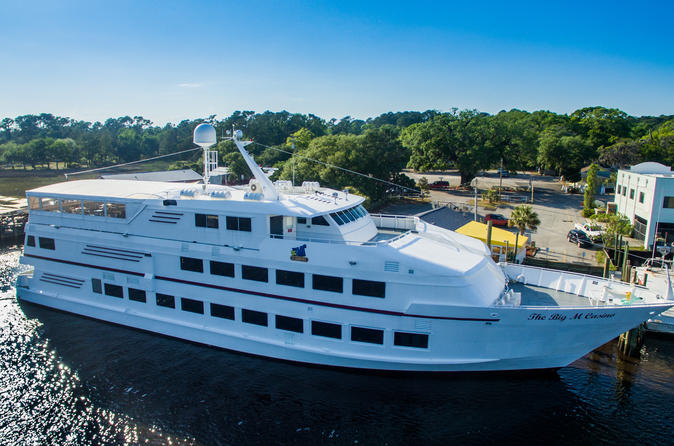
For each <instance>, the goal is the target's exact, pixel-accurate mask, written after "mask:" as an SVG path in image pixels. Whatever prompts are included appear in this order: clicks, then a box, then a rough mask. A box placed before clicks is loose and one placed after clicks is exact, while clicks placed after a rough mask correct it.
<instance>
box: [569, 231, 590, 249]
mask: <svg viewBox="0 0 674 446" xmlns="http://www.w3.org/2000/svg"><path fill="white" fill-rule="evenodd" d="M566 239H567V240H568V241H570V242H571V243H575V244H577V245H578V247H579V248H589V247H590V246H592V240H590V237H588V236H587V234H585V233H584V232H583V231H581V230H579V229H572V230H570V231H569V233H568V234H567V235H566Z"/></svg>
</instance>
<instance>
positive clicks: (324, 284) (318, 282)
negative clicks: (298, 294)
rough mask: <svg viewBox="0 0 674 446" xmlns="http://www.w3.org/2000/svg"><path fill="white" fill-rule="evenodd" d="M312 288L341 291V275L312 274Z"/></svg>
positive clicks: (334, 291)
mask: <svg viewBox="0 0 674 446" xmlns="http://www.w3.org/2000/svg"><path fill="white" fill-rule="evenodd" d="M312 281H313V288H314V289H315V290H323V291H332V292H333V293H341V292H342V288H343V285H342V283H343V280H342V278H341V277H333V276H323V275H320V274H314V275H313V276H312Z"/></svg>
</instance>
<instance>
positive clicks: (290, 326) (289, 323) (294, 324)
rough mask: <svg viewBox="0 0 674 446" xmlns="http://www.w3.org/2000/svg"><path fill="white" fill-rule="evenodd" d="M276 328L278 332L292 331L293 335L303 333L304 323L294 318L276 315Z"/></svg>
mask: <svg viewBox="0 0 674 446" xmlns="http://www.w3.org/2000/svg"><path fill="white" fill-rule="evenodd" d="M276 328H278V329H279V330H286V331H294V332H295V333H304V321H303V320H302V319H297V318H296V317H289V316H281V315H280V314H277V315H276Z"/></svg>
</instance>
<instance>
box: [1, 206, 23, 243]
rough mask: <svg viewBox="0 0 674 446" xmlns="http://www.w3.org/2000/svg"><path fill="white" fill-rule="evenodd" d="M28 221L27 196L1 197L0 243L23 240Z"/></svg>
mask: <svg viewBox="0 0 674 446" xmlns="http://www.w3.org/2000/svg"><path fill="white" fill-rule="evenodd" d="M27 221H28V209H27V208H26V199H25V198H23V199H22V198H11V197H0V244H6V243H16V242H19V241H22V240H23V238H24V234H25V233H24V227H25V226H26V222H27Z"/></svg>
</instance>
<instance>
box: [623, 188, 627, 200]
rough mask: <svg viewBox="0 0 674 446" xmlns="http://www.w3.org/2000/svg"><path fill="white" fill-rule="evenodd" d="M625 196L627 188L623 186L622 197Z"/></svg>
mask: <svg viewBox="0 0 674 446" xmlns="http://www.w3.org/2000/svg"><path fill="white" fill-rule="evenodd" d="M626 196H627V186H623V197H626Z"/></svg>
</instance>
